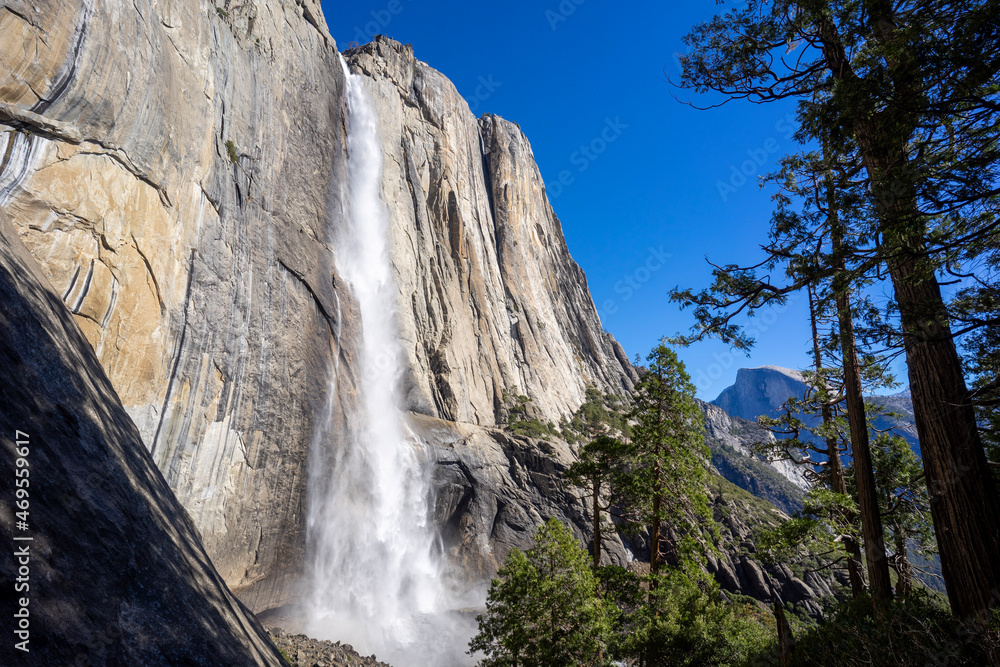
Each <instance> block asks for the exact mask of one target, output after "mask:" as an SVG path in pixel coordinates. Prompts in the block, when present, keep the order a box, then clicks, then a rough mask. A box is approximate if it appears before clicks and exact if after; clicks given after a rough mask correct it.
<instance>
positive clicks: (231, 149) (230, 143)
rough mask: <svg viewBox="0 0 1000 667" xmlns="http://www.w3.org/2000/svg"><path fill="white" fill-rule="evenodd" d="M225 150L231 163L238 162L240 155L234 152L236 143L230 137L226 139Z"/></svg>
mask: <svg viewBox="0 0 1000 667" xmlns="http://www.w3.org/2000/svg"><path fill="white" fill-rule="evenodd" d="M226 150H227V151H228V152H229V159H230V161H231V162H233V164H235V163H237V162H239V159H240V156H239V155H237V154H236V144H234V143H233V140H232V139H226Z"/></svg>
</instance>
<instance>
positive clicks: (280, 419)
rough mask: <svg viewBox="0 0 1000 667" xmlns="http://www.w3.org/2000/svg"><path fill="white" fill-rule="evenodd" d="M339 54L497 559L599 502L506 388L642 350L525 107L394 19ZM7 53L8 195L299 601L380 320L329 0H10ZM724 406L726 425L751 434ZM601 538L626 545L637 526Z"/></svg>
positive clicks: (69, 299) (263, 565)
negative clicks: (629, 348) (581, 249)
mask: <svg viewBox="0 0 1000 667" xmlns="http://www.w3.org/2000/svg"><path fill="white" fill-rule="evenodd" d="M36 8H37V9H36ZM346 56H347V58H346V60H347V62H348V64H349V66H350V68H351V69H352V70H353V71H355V72H360V73H363V74H365V75H366V76H367V85H368V89H369V91H370V93H371V95H372V97H373V99H374V102H375V106H376V108H377V109H378V112H379V120H378V122H379V136H380V138H381V141H382V144H383V153H384V161H383V162H384V171H383V177H382V184H381V194H382V199H383V200H384V202H385V203H386V204H387V207H388V209H389V210H390V212H391V229H390V235H391V238H390V244H391V248H392V253H391V254H392V269H393V274H394V279H395V284H396V286H397V289H398V295H397V298H398V306H399V307H398V312H399V317H400V322H399V329H400V336H401V342H402V346H403V349H404V351H405V359H406V370H405V374H404V375H405V377H404V378H403V383H404V389H405V396H406V399H405V401H406V406H405V407H406V409H407V410H408V411H409V413H408V414H409V419H408V421H409V423H408V428H409V435H410V436H412V438H413V439H415V440H419V441H421V442H423V443H425V444H426V445H428V446H429V451H430V453H431V456H432V459H433V463H434V465H433V479H434V496H435V498H434V508H435V516H436V520H437V524H438V527H439V528H440V529H441V532H442V536H443V541H444V544H445V547H446V549H447V550H448V552H449V554H450V556H451V557H452V558H453V559H454V562H455V563H456V564H457V565H458V566H459V568H460V569H461V570H462V571H463V572H464V573H465V575H466V576H467V577H468V578H469V580H470V581H472V582H477V581H478V582H482V580H483V579H484V578H488V577H489V576H491V575H492V574H494V573H495V571H496V569H497V567H498V566H499V564H500V563H501V562H502V561H503V559H504V558H505V557H506V555H507V553H508V552H509V551H510V549H511V548H513V547H525V546H527V545H528V544H529V543H530V540H531V535H532V531H533V529H534V527H535V526H536V525H538V524H540V523H542V521H543V520H544V519H545V518H547V517H550V516H556V517H561V518H563V519H565V520H566V521H567V522H568V523H570V524H571V525H573V526H575V530H576V532H577V534H578V535H579V536H580V537H583V538H585V537H586V534H587V530H588V528H589V525H590V517H589V516H588V514H587V508H586V506H585V504H584V503H583V502H582V501H581V499H580V497H579V496H578V494H577V492H576V491H573V490H571V489H566V488H564V487H563V486H562V485H561V483H560V481H559V478H560V476H561V472H562V470H563V469H564V468H565V467H566V466H567V465H569V463H570V462H571V461H572V460H573V451H572V448H571V447H570V446H569V445H566V444H565V443H562V442H558V441H556V442H553V443H546V442H542V441H537V440H532V439H527V438H516V437H512V436H511V435H510V434H508V433H506V432H504V431H503V429H502V428H500V425H501V424H502V422H503V420H504V418H505V413H506V409H507V407H508V406H505V405H504V394H505V392H506V393H508V394H511V395H518V394H523V395H526V396H528V397H530V398H531V399H532V400H531V403H530V404H529V406H530V408H529V409H530V410H531V416H532V417H534V418H537V419H539V420H541V421H542V422H549V421H551V422H559V421H560V420H561V419H562V418H564V417H568V416H569V415H571V414H572V413H573V411H574V410H576V408H577V407H578V406H579V405H580V404H581V402H582V401H583V400H584V395H585V389H586V387H587V386H588V385H594V386H595V387H597V388H598V389H600V390H602V391H605V392H609V393H614V394H620V393H623V392H625V391H627V390H628V389H629V388H630V387H631V386H632V384H633V382H634V381H635V378H636V376H635V372H634V370H633V369H632V367H631V366H630V364H629V363H628V360H627V358H626V356H625V354H624V352H623V350H622V349H621V347H620V346H619V345H618V344H617V342H615V341H614V339H613V338H612V337H611V336H610V335H608V334H606V333H604V332H603V331H602V329H601V325H600V322H599V319H598V317H597V313H596V310H595V308H594V305H593V303H592V301H591V298H590V295H589V292H588V289H587V283H586V278H585V276H584V275H583V272H582V271H581V270H580V268H579V267H578V266H577V265H576V263H575V262H574V261H573V260H572V258H571V257H570V255H569V252H568V249H567V247H566V243H565V240H564V238H563V235H562V231H561V226H560V223H559V220H558V219H557V218H556V217H555V215H554V213H553V211H552V209H551V206H550V205H549V203H548V200H547V198H546V195H545V188H544V184H543V182H542V180H541V177H540V175H539V172H538V168H537V166H536V165H535V163H534V158H533V156H532V152H531V147H530V145H529V143H528V141H527V139H526V138H525V137H524V135H523V134H522V133H521V132H520V130H519V129H518V128H517V126H515V125H514V124H512V123H510V122H507V121H505V120H503V119H500V118H498V117H495V116H483V117H481V118H479V119H477V118H475V117H474V116H473V115H472V113H471V112H470V111H469V109H468V106H467V105H466V103H465V101H464V100H463V99H462V98H461V96H460V95H459V94H458V92H457V91H456V90H455V88H454V86H453V85H452V84H451V83H450V82H449V81H448V80H447V79H446V78H445V77H444V76H443V75H442V74H440V73H439V72H437V71H435V70H433V69H432V68H430V67H429V66H428V65H426V64H425V63H422V62H420V61H418V60H416V59H415V58H414V56H413V53H412V50H411V49H410V48H408V47H404V46H402V45H400V44H398V43H396V42H393V41H391V40H388V39H384V38H378V39H376V41H375V42H373V43H372V44H369V45H366V46H364V47H360V48H358V49H354V50H352V51H350V52H348V53H347V54H346ZM0 62H2V63H3V65H4V66H3V69H0V155H2V161H0V207H2V209H3V210H4V211H6V212H7V213H9V214H10V216H11V218H12V219H13V222H14V225H15V227H16V230H17V234H18V236H19V237H20V238H21V239H22V240H23V242H24V244H25V245H26V246H27V248H28V250H29V251H30V253H31V255H32V256H33V257H34V261H36V262H37V264H38V266H39V267H40V270H41V272H42V273H43V274H44V277H45V279H46V280H47V281H48V283H50V285H51V287H50V288H49V289H50V290H51V294H52V295H53V296H54V298H56V299H59V300H61V301H62V302H63V303H64V304H65V306H66V307H67V308H68V310H69V311H70V312H71V313H72V314H73V318H74V320H75V322H76V324H77V326H78V327H79V329H80V331H81V332H82V335H83V336H84V337H85V339H86V341H87V342H88V343H89V344H90V346H91V347H92V348H93V351H94V353H95V354H96V359H97V360H99V362H100V364H101V366H102V367H103V369H104V372H105V373H106V374H107V376H108V379H109V380H110V382H111V385H112V386H113V387H114V390H115V392H117V394H118V396H119V397H120V400H121V403H122V404H123V405H124V408H125V410H127V411H128V413H129V414H130V415H131V417H132V419H133V420H134V423H135V425H136V426H137V427H138V431H137V432H138V433H139V434H141V438H142V440H143V442H144V443H145V445H146V447H147V448H148V450H149V451H150V452H151V454H152V458H153V460H154V461H155V463H156V465H157V466H158V467H159V469H160V470H161V471H162V473H163V477H164V478H165V480H166V482H167V484H169V487H170V489H171V491H172V492H173V493H174V494H175V495H176V498H177V499H178V500H179V501H180V503H181V505H183V507H184V508H185V510H186V511H187V513H188V514H189V515H190V517H191V520H192V522H193V524H194V526H195V527H196V528H197V531H198V532H199V533H200V536H201V540H202V542H203V543H204V546H205V549H206V551H207V553H208V555H209V556H210V557H211V559H212V562H214V564H215V566H216V568H217V569H218V571H219V573H220V574H221V576H222V577H223V578H224V580H225V582H226V583H227V584H228V585H229V587H230V588H231V589H232V590H233V591H234V592H235V593H236V594H237V595H238V596H239V597H240V599H241V600H243V601H244V602H245V603H246V604H247V605H248V606H249V607H251V608H252V609H253V610H255V611H259V610H264V609H272V608H275V607H279V606H281V605H284V604H286V603H288V602H292V601H294V598H295V595H296V592H297V589H296V582H297V579H298V577H299V575H300V573H301V570H302V564H303V558H304V554H305V549H306V543H305V532H306V530H305V516H306V512H305V504H306V502H307V499H308V496H307V487H308V483H309V475H310V470H309V466H310V454H311V452H313V451H314V450H315V446H314V445H315V443H316V440H317V439H319V438H322V439H324V440H327V441H332V442H334V443H338V442H343V441H344V440H345V435H344V434H345V433H346V431H347V427H346V425H347V424H348V422H349V421H350V420H351V419H352V418H353V417H354V415H355V413H356V411H357V397H358V390H359V377H358V375H359V372H360V371H359V368H360V365H359V363H358V359H359V356H358V355H359V350H358V347H357V344H358V340H359V331H360V328H361V327H363V322H361V321H360V315H359V312H358V306H357V302H356V300H355V299H354V297H353V295H352V294H351V290H350V286H349V285H348V284H347V283H346V281H345V280H343V279H341V278H340V276H339V274H338V270H337V267H336V266H335V262H334V256H335V254H334V248H333V247H332V243H333V239H334V238H335V237H336V234H335V233H336V231H337V230H338V229H340V226H341V225H343V224H344V218H345V215H346V213H345V211H346V203H345V196H346V195H345V181H346V175H345V171H346V162H345V160H346V156H345V152H346V148H345V145H346V143H345V142H346V136H345V135H346V132H347V125H346V113H347V110H346V104H345V99H344V74H343V70H342V66H341V62H340V57H339V55H338V53H337V51H336V46H335V45H334V44H333V41H332V39H331V38H330V36H329V33H328V32H327V30H326V27H325V23H324V20H323V17H322V15H321V13H320V9H319V4H318V2H315V1H314V0H294V1H293V0H275V1H273V2H261V1H254V0H250V1H248V2H239V3H238V2H234V1H228V0H227V2H225V3H222V4H220V5H218V6H214V5H211V4H205V3H201V2H197V1H195V0H136V2H134V3H131V4H126V3H121V2H116V1H115V0H71V1H70V2H65V3H54V2H48V3H46V2H41V3H34V4H31V3H26V2H22V1H20V0H14V1H12V2H8V3H6V5H5V6H4V7H3V8H0ZM334 388H335V390H334ZM706 409H707V410H708V408H706ZM709 412H711V411H710V410H709ZM710 416H711V415H710ZM723 417H724V415H715V418H714V421H713V420H711V419H710V422H712V423H713V424H715V425H716V428H714V430H711V429H710V430H711V434H710V435H712V437H714V438H715V439H716V440H717V441H718V442H720V443H722V445H724V446H728V447H730V448H731V449H733V450H734V451H736V452H737V458H736V459H732V458H730V459H728V460H730V461H734V460H740V459H738V457H739V456H743V455H744V454H745V452H743V451H742V450H741V449H740V446H741V443H743V441H742V440H741V439H740V437H739V436H738V435H733V433H735V432H736V431H737V430H738V428H737V427H738V425H737V426H733V425H732V424H729V425H727V424H725V423H723V422H724V421H725V420H724V419H723ZM734 429H735V430H734ZM727 434H728V435H727ZM729 438H735V440H733V441H730V439H729ZM722 445H720V447H721V446H722ZM720 451H721V449H720ZM746 460H747V461H750V460H751V459H749V458H747V459H746ZM313 472H314V473H315V474H323V473H324V472H325V471H324V470H318V471H313ZM748 483H749V482H748ZM743 528H746V526H743ZM734 531H735V532H734V533H733V534H734V535H736V537H733V538H731V539H730V540H729V547H731V548H730V551H732V552H733V554H734V555H732V556H729V557H727V561H726V562H727V563H729V565H728V567H729V569H730V570H732V572H733V573H734V576H735V577H736V579H735V580H734V581H736V582H737V583H736V584H733V582H730V584H733V585H735V586H737V587H738V588H740V589H744V588H746V587H748V586H751V584H750V583H748V582H751V580H753V581H757V579H760V577H757V579H754V578H753V575H754V573H755V572H756V570H754V569H753V567H752V566H751V565H746V566H744V565H741V563H742V561H741V560H739V559H740V558H742V556H737V555H735V554H736V552H737V551H738V550H739V549H740V548H742V547H740V543H741V541H742V540H743V537H745V535H742V536H741V535H740V533H741V531H743V529H742V528H736V529H734ZM743 532H745V531H743ZM606 540H607V541H606V542H605V544H604V547H605V549H606V550H607V553H608V557H609V558H610V559H611V560H612V561H613V562H617V563H622V564H624V563H626V562H628V561H629V560H630V559H631V557H632V556H631V553H630V551H636V550H637V549H638V550H640V551H641V548H642V545H641V544H636V545H626V544H625V543H623V542H622V540H621V539H620V538H619V537H618V536H616V535H607V536H606ZM734 550H735V551H734ZM734 559H736V560H734ZM719 567H722V566H719ZM740 567H743V568H745V569H746V568H749V569H746V572H748V573H749V574H745V575H744V574H741V573H742V572H743V570H740V569H739V568H740ZM737 570H738V571H737ZM718 571H719V572H723V574H719V575H717V576H720V577H724V576H725V568H722V569H721V570H718ZM744 579H745V581H744ZM786 579H787V577H786Z"/></svg>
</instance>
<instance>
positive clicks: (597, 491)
mask: <svg viewBox="0 0 1000 667" xmlns="http://www.w3.org/2000/svg"><path fill="white" fill-rule="evenodd" d="M593 492H594V571H595V572H596V571H597V569H598V568H599V567H601V483H600V481H599V480H598V478H597V477H594V484H593Z"/></svg>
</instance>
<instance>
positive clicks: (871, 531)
mask: <svg viewBox="0 0 1000 667" xmlns="http://www.w3.org/2000/svg"><path fill="white" fill-rule="evenodd" d="M833 217H834V218H835V217H836V216H833ZM832 222H833V224H832V225H831V234H830V235H831V238H832V239H833V252H834V256H837V255H839V254H840V249H841V248H840V246H841V238H842V237H841V234H842V231H841V229H840V223H839V221H838V220H836V219H834V220H833V221H832ZM835 261H837V262H838V263H839V266H837V268H838V269H839V270H841V271H845V267H844V266H843V259H842V258H841V259H837V260H835ZM848 288H849V285H848V284H841V285H837V286H836V289H837V319H838V321H839V323H840V348H841V356H842V357H843V360H844V393H845V394H846V396H847V419H848V422H849V423H850V426H851V453H852V455H853V457H854V478H855V481H856V482H857V486H858V509H859V510H860V512H861V536H862V539H863V540H864V543H865V560H866V561H867V563H868V581H869V583H870V585H871V594H872V603H873V604H874V605H875V608H876V609H878V608H879V607H881V606H882V605H883V604H884V603H885V602H887V601H889V600H891V599H892V582H891V581H890V579H889V561H888V560H887V559H886V557H885V541H884V533H883V530H882V514H881V513H880V512H879V508H878V490H877V489H876V488H875V474H874V473H873V472H872V454H871V446H870V442H869V439H868V419H867V415H866V414H865V400H864V396H863V395H862V393H861V374H860V372H859V369H858V351H857V348H856V347H855V342H854V316H853V314H852V312H851V311H852V309H851V302H850V295H849V294H848V293H847V290H848Z"/></svg>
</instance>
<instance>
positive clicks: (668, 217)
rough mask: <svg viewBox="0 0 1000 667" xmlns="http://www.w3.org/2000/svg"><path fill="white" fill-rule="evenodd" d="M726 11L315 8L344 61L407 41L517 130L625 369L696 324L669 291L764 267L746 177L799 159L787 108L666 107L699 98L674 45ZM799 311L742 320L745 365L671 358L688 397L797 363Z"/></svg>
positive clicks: (754, 191) (409, 4)
mask: <svg viewBox="0 0 1000 667" xmlns="http://www.w3.org/2000/svg"><path fill="white" fill-rule="evenodd" d="M667 5H672V6H667ZM724 8H725V5H716V4H715V2H714V1H713V0H702V1H700V2H693V3H680V2H678V3H659V2H635V3H629V5H628V6H623V5H622V4H620V3H614V2H610V1H608V0H562V2H560V0H549V1H548V2H545V1H543V2H527V1H525V0H512V1H509V2H506V3H476V2H455V1H452V0H446V1H440V2H430V1H429V0H382V1H377V2H375V1H373V2H354V3H350V4H347V3H342V2H341V3H338V2H329V1H324V2H323V11H324V13H325V15H326V19H327V23H328V24H329V27H330V32H331V34H332V35H333V37H334V38H335V39H336V40H337V45H338V48H340V49H341V50H343V49H346V48H347V46H348V44H349V43H350V42H352V41H358V42H361V43H363V42H367V41H370V39H371V35H372V34H373V33H381V34H385V35H388V36H390V37H392V38H394V39H397V40H399V41H401V42H404V43H411V44H413V49H414V53H415V55H416V57H417V58H419V59H420V60H423V61H425V62H427V63H428V64H430V65H431V66H432V67H434V68H435V69H437V70H439V71H441V72H443V73H444V74H445V75H447V76H448V77H449V78H450V79H451V80H452V81H453V82H454V83H455V85H456V87H457V88H458V90H459V92H460V93H461V94H462V95H463V96H465V97H466V99H467V100H468V101H469V103H470V107H471V108H472V109H473V111H474V113H475V114H476V115H480V114H482V113H484V112H489V113H495V114H498V115H500V116H502V117H504V118H506V119H508V120H512V121H516V122H517V123H518V124H520V126H521V129H522V130H523V131H524V133H525V134H526V135H527V137H528V139H529V140H530V141H531V145H532V149H533V151H534V154H535V159H536V161H537V162H538V165H539V167H540V169H541V172H542V176H543V178H544V179H545V182H546V187H547V190H548V192H549V196H550V198H551V200H552V206H553V208H554V209H555V211H556V214H557V215H558V216H559V218H560V220H561V221H562V224H563V230H564V231H565V234H566V240H567V243H568V244H569V249H570V252H571V253H572V254H573V257H574V258H575V259H576V261H577V262H579V264H580V265H581V266H582V267H583V269H584V270H585V271H586V273H587V278H588V281H589V284H590V290H591V293H592V294H593V296H594V302H595V304H596V305H597V307H598V311H599V312H600V313H601V319H602V321H603V323H604V327H605V328H606V329H607V330H608V331H610V332H611V333H612V334H614V335H615V337H616V338H617V339H618V340H619V341H621V343H622V345H624V346H625V350H626V351H627V352H628V354H629V356H630V357H634V356H635V354H636V353H640V354H642V355H643V356H645V354H646V353H647V352H648V351H649V349H650V348H651V347H652V346H653V345H654V344H655V343H656V341H657V340H658V339H659V338H660V337H661V336H663V335H668V334H674V333H677V332H680V331H685V332H686V331H687V330H688V329H689V327H690V326H691V324H692V322H693V318H692V317H691V315H690V314H689V312H687V311H685V312H681V311H680V310H679V309H678V308H677V306H676V305H675V304H672V303H670V302H669V301H668V299H667V293H668V291H669V290H670V289H671V288H672V287H674V286H677V285H680V286H684V287H687V286H690V287H698V288H700V287H703V286H706V285H707V284H708V281H709V279H710V269H709V267H708V265H707V264H706V263H705V257H706V256H707V257H709V258H711V259H712V260H713V261H716V262H719V263H729V262H736V263H751V262H752V263H755V262H756V261H758V260H759V259H760V258H761V257H762V253H761V251H760V249H759V244H760V243H761V242H763V241H765V240H766V238H767V230H768V226H769V225H768V223H769V217H770V212H771V210H772V206H771V201H770V196H771V194H772V192H770V191H768V190H761V189H760V188H759V186H758V183H757V175H759V174H763V173H765V172H767V171H769V170H770V169H772V168H773V167H774V166H775V164H776V158H777V157H778V156H780V155H781V154H782V153H784V152H786V151H791V150H794V149H795V147H796V146H795V143H794V141H793V140H792V139H791V138H790V136H791V131H790V129H791V125H790V124H789V122H788V117H789V116H788V114H790V113H791V112H792V111H793V109H794V107H793V106H792V105H791V104H788V103H784V104H771V105H763V106H755V105H751V104H749V103H740V102H733V103H730V104H728V105H726V106H725V107H723V108H720V109H713V110H709V111H699V110H696V109H693V108H691V107H689V106H686V105H684V104H681V103H679V102H678V101H677V100H675V99H674V97H673V95H678V96H680V97H682V98H683V99H689V100H692V101H694V102H701V103H705V102H707V101H708V100H699V99H697V98H692V97H691V96H690V94H688V93H686V92H685V91H679V90H677V89H675V88H674V87H672V86H671V85H670V84H669V83H668V81H667V77H668V76H671V77H673V78H674V79H676V78H677V76H678V75H679V69H678V65H677V60H676V57H675V54H676V53H679V52H683V51H684V49H685V47H684V45H683V42H682V40H681V38H682V36H683V35H684V34H685V33H686V32H687V31H688V30H689V29H690V28H691V27H692V26H693V25H694V24H695V23H697V22H698V21H702V20H705V19H707V18H710V17H711V16H712V15H713V14H714V13H715V12H716V11H718V10H720V9H724ZM602 133H604V137H602ZM609 138H610V139H613V140H612V141H606V139H609ZM587 147H589V150H588V151H586V152H585V151H584V150H583V149H584V148H587ZM748 161H749V162H748ZM758 163H762V164H758ZM741 168H746V170H747V171H751V170H753V171H755V173H753V174H752V175H751V176H750V177H749V178H746V179H745V182H741V179H740V178H739V177H734V174H733V171H734V169H735V170H739V169H741ZM560 176H562V178H563V181H564V182H565V183H567V184H566V185H561V184H559V180H560ZM720 183H722V184H725V185H726V186H728V189H726V191H725V192H720ZM661 254H669V255H670V257H669V258H666V259H665V260H661V259H660V255H661ZM650 269H652V270H650ZM630 283H631V284H630ZM807 312H808V311H807V306H806V303H805V298H804V297H801V298H799V299H797V300H796V301H795V302H793V303H792V304H790V305H789V306H788V307H787V309H785V310H784V311H783V312H780V313H778V312H771V313H765V314H763V316H758V317H757V318H755V320H751V322H754V321H756V323H757V326H758V327H759V328H760V329H761V332H760V333H759V335H757V336H756V338H757V341H758V343H757V346H756V347H755V348H754V350H753V352H752V355H751V356H750V358H747V357H745V356H744V354H743V353H741V352H732V353H731V352H730V351H729V349H728V347H727V346H725V345H722V344H721V343H718V342H715V341H713V342H707V343H701V344H697V345H695V346H692V347H690V348H687V349H684V350H681V351H680V355H681V358H682V359H683V360H684V361H685V362H686V364H687V366H688V371H689V372H690V373H691V376H692V378H693V379H694V380H695V382H696V384H697V385H698V395H699V397H701V398H705V399H709V400H710V399H712V398H715V396H717V395H718V393H719V392H720V391H721V390H722V389H724V388H725V387H726V386H728V385H730V384H732V382H733V380H734V378H735V376H736V371H737V369H738V368H740V367H746V366H759V365H762V364H775V365H781V366H789V367H793V368H801V367H803V366H804V365H807V364H808V363H809V359H808V355H807V352H808V340H809V331H808V324H807V320H806V317H807Z"/></svg>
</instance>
